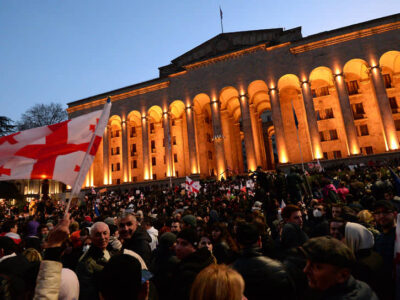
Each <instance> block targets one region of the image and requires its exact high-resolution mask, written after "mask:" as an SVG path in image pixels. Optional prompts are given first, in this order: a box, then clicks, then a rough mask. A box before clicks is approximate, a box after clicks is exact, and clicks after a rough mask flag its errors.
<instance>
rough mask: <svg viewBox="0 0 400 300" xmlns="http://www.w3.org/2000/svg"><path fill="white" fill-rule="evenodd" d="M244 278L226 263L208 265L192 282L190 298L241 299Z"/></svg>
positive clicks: (242, 296)
mask: <svg viewBox="0 0 400 300" xmlns="http://www.w3.org/2000/svg"><path fill="white" fill-rule="evenodd" d="M243 293H244V280H243V278H242V276H241V275H240V274H239V273H238V272H236V271H235V270H233V269H231V268H229V267H227V266H226V265H210V266H208V267H207V268H205V269H203V270H202V271H201V272H200V273H199V274H198V275H197V276H196V279H195V281H194V282H193V285H192V289H191V291H190V300H203V299H215V300H243V299H244V295H243Z"/></svg>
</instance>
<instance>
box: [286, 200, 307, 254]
mask: <svg viewBox="0 0 400 300" xmlns="http://www.w3.org/2000/svg"><path fill="white" fill-rule="evenodd" d="M281 216H282V218H283V221H284V222H285V225H284V226H283V228H282V233H281V236H280V248H281V249H282V251H283V252H282V254H284V252H286V251H288V250H290V249H291V248H294V247H298V246H301V245H302V244H303V243H304V242H306V241H307V240H308V236H307V234H306V233H305V232H304V231H303V230H302V228H303V215H302V213H301V209H300V207H298V206H297V205H293V204H289V205H287V206H286V207H285V208H283V210H282V213H281Z"/></svg>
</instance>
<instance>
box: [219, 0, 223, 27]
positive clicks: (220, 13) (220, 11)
mask: <svg viewBox="0 0 400 300" xmlns="http://www.w3.org/2000/svg"><path fill="white" fill-rule="evenodd" d="M219 16H220V19H221V33H224V25H223V24H222V9H221V5H220V6H219Z"/></svg>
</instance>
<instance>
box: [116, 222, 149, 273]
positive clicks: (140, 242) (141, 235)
mask: <svg viewBox="0 0 400 300" xmlns="http://www.w3.org/2000/svg"><path fill="white" fill-rule="evenodd" d="M118 229H119V230H118V231H119V236H120V238H121V239H122V240H123V244H122V245H123V248H124V249H128V250H132V251H134V252H136V253H137V254H139V255H140V256H141V257H142V258H143V260H144V262H145V263H146V265H148V266H150V263H151V248H150V243H151V237H150V235H149V234H148V233H147V231H146V230H144V229H143V228H142V227H140V226H138V222H137V220H136V217H135V216H134V215H132V214H126V215H123V216H122V217H121V218H120V219H119V221H118Z"/></svg>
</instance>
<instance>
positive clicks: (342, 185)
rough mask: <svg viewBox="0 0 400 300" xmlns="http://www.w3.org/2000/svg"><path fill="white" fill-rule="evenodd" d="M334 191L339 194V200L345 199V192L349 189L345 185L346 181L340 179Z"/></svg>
mask: <svg viewBox="0 0 400 300" xmlns="http://www.w3.org/2000/svg"><path fill="white" fill-rule="evenodd" d="M336 192H337V194H338V196H339V199H340V201H342V202H343V201H345V200H346V196H347V194H348V193H349V192H350V191H349V189H348V188H347V187H346V182H344V181H341V182H340V183H339V187H338V188H337V189H336ZM332 214H333V212H332ZM338 217H339V216H338Z"/></svg>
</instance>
